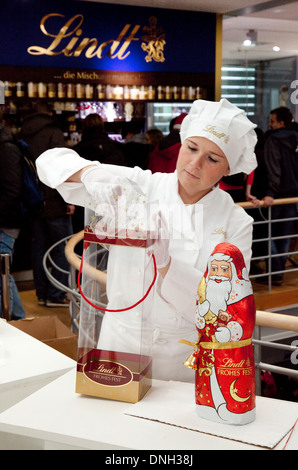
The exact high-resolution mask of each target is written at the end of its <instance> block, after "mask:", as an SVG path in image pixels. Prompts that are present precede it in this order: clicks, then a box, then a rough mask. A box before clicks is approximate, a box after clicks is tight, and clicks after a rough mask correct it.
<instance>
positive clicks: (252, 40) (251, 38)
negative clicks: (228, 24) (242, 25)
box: [242, 29, 258, 46]
mask: <svg viewBox="0 0 298 470" xmlns="http://www.w3.org/2000/svg"><path fill="white" fill-rule="evenodd" d="M246 38H247V39H245V40H244V41H243V43H242V45H243V46H255V45H256V43H257V40H258V33H257V31H255V30H254V29H249V30H248V32H247V33H246Z"/></svg>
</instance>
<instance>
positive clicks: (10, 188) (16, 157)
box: [0, 115, 26, 320]
mask: <svg viewBox="0 0 298 470" xmlns="http://www.w3.org/2000/svg"><path fill="white" fill-rule="evenodd" d="M22 186H23V156H22V153H21V151H20V150H19V148H18V147H17V145H15V144H14V142H13V138H12V135H11V133H10V130H9V128H8V127H6V126H5V125H4V123H3V117H2V115H0V253H1V254H4V253H8V254H9V255H10V260H11V261H12V256H13V250H14V244H15V241H16V239H17V238H18V236H19V233H20V228H21V224H22V212H21V205H20V202H21V193H22ZM9 288H10V310H11V319H12V320H19V319H21V318H25V316H26V313H25V310H24V307H23V305H22V301H21V298H20V295H19V292H18V289H17V286H16V283H15V280H14V278H13V276H12V275H11V274H10V276H9ZM0 294H1V299H0V301H1V303H0V316H1V317H2V316H3V312H2V285H1V279H0Z"/></svg>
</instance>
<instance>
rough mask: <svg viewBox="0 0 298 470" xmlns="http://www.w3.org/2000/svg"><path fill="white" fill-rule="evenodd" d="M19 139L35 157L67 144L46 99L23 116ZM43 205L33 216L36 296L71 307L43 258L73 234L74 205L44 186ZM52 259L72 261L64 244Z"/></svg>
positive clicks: (64, 279) (62, 263) (59, 276)
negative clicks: (56, 285) (25, 143)
mask: <svg viewBox="0 0 298 470" xmlns="http://www.w3.org/2000/svg"><path fill="white" fill-rule="evenodd" d="M20 138H22V139H23V140H25V142H27V144H29V146H30V149H31V151H32V156H33V160H36V158H38V157H39V155H40V154H41V153H43V152H44V151H45V150H48V149H51V148H56V147H65V141H64V136H63V132H62V131H61V130H60V129H59V128H58V127H57V126H56V124H55V120H54V118H53V116H52V112H51V109H50V107H49V106H48V104H47V103H45V102H39V103H37V105H36V107H35V110H34V113H33V114H31V115H29V116H28V117H27V118H26V119H24V121H23V124H22V128H21V133H20ZM41 186H42V191H43V194H44V199H45V202H44V207H43V210H42V211H41V213H40V214H39V215H37V216H35V217H34V218H33V219H32V267H33V275H34V283H35V287H36V295H37V298H38V303H39V304H40V305H43V304H46V305H47V306H48V307H58V306H66V307H67V306H68V304H69V301H68V299H67V298H66V295H65V293H64V292H63V291H62V290H60V289H57V288H56V287H55V286H54V285H53V284H52V283H51V282H50V281H49V280H48V278H47V276H46V274H45V271H44V268H43V257H44V255H45V253H46V251H47V250H48V248H49V247H51V246H53V245H54V244H55V243H56V242H58V241H59V240H61V239H63V238H65V237H68V236H70V235H72V234H73V229H72V220H71V215H72V214H73V212H74V209H75V206H73V205H69V204H66V203H65V201H64V200H63V199H62V197H61V196H60V194H59V193H58V191H56V190H55V189H51V188H49V187H48V186H45V185H41ZM52 257H53V260H54V262H55V263H56V264H57V266H58V267H59V268H61V269H63V270H65V271H67V270H69V264H68V262H67V260H66V258H65V254H64V245H63V244H60V245H59V246H57V248H55V250H54V251H53V255H52ZM52 275H53V277H54V278H55V279H56V280H58V282H60V283H61V284H62V285H67V284H68V276H67V275H66V274H65V273H63V272H61V271H60V270H57V269H54V270H53V271H52Z"/></svg>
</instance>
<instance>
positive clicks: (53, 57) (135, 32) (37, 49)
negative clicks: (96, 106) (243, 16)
mask: <svg viewBox="0 0 298 470" xmlns="http://www.w3.org/2000/svg"><path fill="white" fill-rule="evenodd" d="M0 31H1V48H0V65H15V66H30V67H61V68H74V69H92V70H108V71H112V70H117V71H126V72H134V71H138V72H180V73H214V71H215V42H216V15H215V14H213V13H204V12H193V11H181V10H168V9H163V8H151V7H136V6H126V5H125V6H124V5H116V4H114V5H112V4H106V3H97V2H88V1H87V2H82V1H74V0H65V1H63V0H60V1H57V0H42V1H41V0H13V1H11V0H1V2H0Z"/></svg>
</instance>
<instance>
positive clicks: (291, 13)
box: [86, 0, 298, 62]
mask: <svg viewBox="0 0 298 470" xmlns="http://www.w3.org/2000/svg"><path fill="white" fill-rule="evenodd" d="M86 1H95V2H103V3H113V4H122V5H136V6H148V7H154V8H171V9H181V10H191V11H209V12H213V13H221V14H223V15H224V20H223V60H224V61H225V60H228V61H229V62H230V61H231V60H235V61H246V60H253V61H254V60H268V59H276V58H280V57H290V56H298V1H290V2H289V1H288V0H283V1H282V0H280V1H279V0H271V1H263V0H261V1H257V0H242V1H241V2H239V0H183V1H181V0H86ZM249 29H254V30H256V31H257V34H258V41H257V45H256V46H254V47H250V48H249V47H243V46H242V41H243V40H244V39H245V38H246V33H247V32H248V30H249ZM275 45H277V46H279V47H280V51H279V52H274V51H273V50H272V47H273V46H275Z"/></svg>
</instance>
